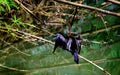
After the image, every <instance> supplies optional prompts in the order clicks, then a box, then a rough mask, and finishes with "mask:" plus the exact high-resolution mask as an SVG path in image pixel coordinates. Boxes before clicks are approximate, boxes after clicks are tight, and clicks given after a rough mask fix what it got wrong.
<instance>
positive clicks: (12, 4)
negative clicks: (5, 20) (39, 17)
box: [0, 0, 18, 11]
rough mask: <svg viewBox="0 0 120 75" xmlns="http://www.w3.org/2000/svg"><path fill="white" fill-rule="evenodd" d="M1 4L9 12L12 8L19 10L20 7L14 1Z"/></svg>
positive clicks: (1, 0) (5, 1)
mask: <svg viewBox="0 0 120 75" xmlns="http://www.w3.org/2000/svg"><path fill="white" fill-rule="evenodd" d="M0 4H1V5H5V6H6V8H7V10H9V11H10V10H11V8H16V9H18V6H17V5H16V3H15V2H14V1H12V0H0Z"/></svg>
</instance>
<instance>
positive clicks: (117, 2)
mask: <svg viewBox="0 0 120 75" xmlns="http://www.w3.org/2000/svg"><path fill="white" fill-rule="evenodd" d="M108 1H109V2H111V3H115V4H118V5H120V2H119V1H116V0H108Z"/></svg>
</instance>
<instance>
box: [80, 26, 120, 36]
mask: <svg viewBox="0 0 120 75" xmlns="http://www.w3.org/2000/svg"><path fill="white" fill-rule="evenodd" d="M119 27H120V25H115V26H110V27H108V28H107V30H109V29H115V28H119ZM103 31H106V28H103V29H99V30H96V31H92V32H87V33H83V34H80V36H87V35H92V34H96V33H99V32H103Z"/></svg>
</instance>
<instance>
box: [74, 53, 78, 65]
mask: <svg viewBox="0 0 120 75" xmlns="http://www.w3.org/2000/svg"><path fill="white" fill-rule="evenodd" d="M74 61H75V62H76V63H77V64H78V63H79V57H78V52H77V51H76V52H74Z"/></svg>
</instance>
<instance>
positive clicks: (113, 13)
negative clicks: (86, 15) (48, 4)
mask: <svg viewBox="0 0 120 75" xmlns="http://www.w3.org/2000/svg"><path fill="white" fill-rule="evenodd" d="M54 1H57V2H60V3H64V4H68V5H73V6H78V7H82V8H85V9H90V10H95V11H98V12H101V13H104V14H109V15H114V16H119V17H120V14H119V13H115V12H111V11H107V10H103V9H100V8H96V7H92V6H87V5H83V4H77V3H74V2H70V1H66V0H54Z"/></svg>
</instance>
